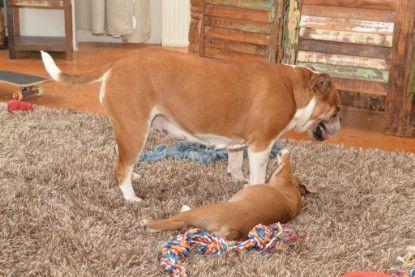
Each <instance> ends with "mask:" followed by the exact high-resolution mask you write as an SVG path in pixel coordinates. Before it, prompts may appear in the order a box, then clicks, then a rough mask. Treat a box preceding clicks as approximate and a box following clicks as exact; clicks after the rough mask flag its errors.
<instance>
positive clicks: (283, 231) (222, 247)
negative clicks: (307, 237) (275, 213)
mask: <svg viewBox="0 0 415 277" xmlns="http://www.w3.org/2000/svg"><path fill="white" fill-rule="evenodd" d="M296 239H297V231H296V229H295V228H294V226H293V225H292V224H289V223H287V224H283V225H281V224H280V223H275V224H271V225H269V226H265V225H262V224H258V225H256V226H255V227H254V228H253V229H252V230H251V231H250V232H249V235H248V239H247V240H245V241H228V240H227V239H226V238H225V237H221V236H218V235H215V234H210V233H208V232H206V231H205V230H202V229H199V228H195V229H191V230H189V231H187V232H185V233H184V234H180V235H178V236H177V237H175V238H174V239H172V240H170V241H168V242H166V243H165V244H164V245H163V247H162V249H161V252H160V265H161V266H162V267H163V268H164V270H166V271H167V272H170V273H171V276H174V277H176V276H177V277H179V276H180V277H185V276H188V275H187V273H186V268H185V267H184V265H183V262H184V260H185V259H186V257H187V256H188V255H189V250H190V246H192V245H195V246H197V248H198V253H199V254H211V255H212V256H216V255H222V254H224V253H227V252H229V251H232V250H235V251H241V250H251V249H254V250H258V251H261V253H262V254H266V253H270V252H275V251H277V250H278V249H282V247H283V246H284V244H290V243H292V242H294V241H295V240H296Z"/></svg>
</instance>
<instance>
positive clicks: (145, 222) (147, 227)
mask: <svg viewBox="0 0 415 277" xmlns="http://www.w3.org/2000/svg"><path fill="white" fill-rule="evenodd" d="M149 221H150V220H148V219H143V220H141V221H140V228H141V229H143V230H144V231H147V232H150V233H157V232H160V230H157V229H153V228H150V223H149Z"/></svg>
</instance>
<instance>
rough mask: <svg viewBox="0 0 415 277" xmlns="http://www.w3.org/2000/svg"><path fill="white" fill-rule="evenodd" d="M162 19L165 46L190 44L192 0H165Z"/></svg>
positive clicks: (162, 36) (162, 41) (162, 42)
mask: <svg viewBox="0 0 415 277" xmlns="http://www.w3.org/2000/svg"><path fill="white" fill-rule="evenodd" d="M161 20H162V23H161V33H162V34H161V44H162V45H163V46H184V47H187V46H188V45H189V38H188V35H189V23H190V0H163V2H162V10H161Z"/></svg>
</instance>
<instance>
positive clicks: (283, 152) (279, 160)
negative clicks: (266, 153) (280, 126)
mask: <svg viewBox="0 0 415 277" xmlns="http://www.w3.org/2000/svg"><path fill="white" fill-rule="evenodd" d="M289 153H290V151H288V149H287V147H284V148H282V149H281V150H280V151H279V152H278V154H277V165H279V164H281V161H282V157H283V156H284V155H288V154H289Z"/></svg>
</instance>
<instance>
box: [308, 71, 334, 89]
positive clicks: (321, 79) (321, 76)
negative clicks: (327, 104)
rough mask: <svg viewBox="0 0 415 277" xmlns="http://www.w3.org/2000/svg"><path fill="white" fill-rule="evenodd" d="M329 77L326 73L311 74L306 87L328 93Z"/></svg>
mask: <svg viewBox="0 0 415 277" xmlns="http://www.w3.org/2000/svg"><path fill="white" fill-rule="evenodd" d="M330 84H331V80H330V75H329V74H327V73H312V74H311V77H310V81H309V82H308V87H309V88H310V89H314V88H316V89H318V90H321V91H323V92H326V93H329V92H330Z"/></svg>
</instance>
